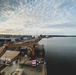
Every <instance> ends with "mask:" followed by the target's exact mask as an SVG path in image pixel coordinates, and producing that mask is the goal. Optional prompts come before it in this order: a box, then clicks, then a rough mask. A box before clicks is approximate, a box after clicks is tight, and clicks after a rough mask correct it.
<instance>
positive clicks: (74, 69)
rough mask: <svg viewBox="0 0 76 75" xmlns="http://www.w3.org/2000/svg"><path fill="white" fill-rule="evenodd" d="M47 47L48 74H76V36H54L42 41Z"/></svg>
mask: <svg viewBox="0 0 76 75" xmlns="http://www.w3.org/2000/svg"><path fill="white" fill-rule="evenodd" d="M40 43H41V44H43V45H44V47H45V58H46V63H47V65H46V66H47V74H48V75H69V74H70V75H76V37H54V38H48V39H47V38H46V39H42V40H41V41H40Z"/></svg>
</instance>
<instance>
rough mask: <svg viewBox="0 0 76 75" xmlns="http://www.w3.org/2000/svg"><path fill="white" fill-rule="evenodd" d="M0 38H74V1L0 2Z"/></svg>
mask: <svg viewBox="0 0 76 75" xmlns="http://www.w3.org/2000/svg"><path fill="white" fill-rule="evenodd" d="M0 34H34V35H36V34H58V35H60V34H61V35H76V0H0Z"/></svg>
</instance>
